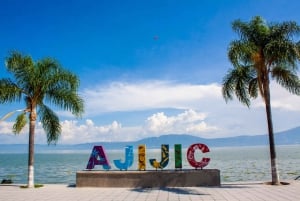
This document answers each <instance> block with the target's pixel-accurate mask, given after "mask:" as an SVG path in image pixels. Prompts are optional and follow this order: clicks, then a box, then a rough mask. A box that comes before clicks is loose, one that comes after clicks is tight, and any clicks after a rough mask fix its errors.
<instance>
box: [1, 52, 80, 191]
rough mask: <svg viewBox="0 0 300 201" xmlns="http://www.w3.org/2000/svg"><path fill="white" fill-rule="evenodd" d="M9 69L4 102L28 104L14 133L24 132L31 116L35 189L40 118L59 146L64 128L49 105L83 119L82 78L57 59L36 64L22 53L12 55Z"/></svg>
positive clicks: (30, 162) (3, 81)
mask: <svg viewBox="0 0 300 201" xmlns="http://www.w3.org/2000/svg"><path fill="white" fill-rule="evenodd" d="M6 68H7V70H8V72H9V73H11V74H12V78H2V79H0V103H1V104H3V103H12V102H20V101H21V100H24V101H25V104H26V107H25V109H24V110H23V112H22V113H21V114H20V115H18V116H17V118H16V121H15V124H14V125H13V132H14V133H15V134H18V133H20V131H21V130H22V128H23V127H24V126H25V125H26V124H27V115H26V114H27V113H28V114H29V115H28V118H29V143H28V155H29V156H28V187H34V168H33V167H34V135H35V124H36V120H37V117H39V120H40V121H41V123H42V126H43V128H44V130H45V132H46V135H47V142H48V144H51V143H56V142H57V140H58V138H59V136H60V133H61V126H60V123H59V118H58V116H57V115H56V114H55V112H54V111H53V110H51V109H50V107H49V106H47V105H46V103H48V104H51V105H56V106H57V107H59V108H61V109H64V110H67V111H70V112H72V114H73V115H75V116H77V117H80V116H81V114H82V113H83V111H84V104H83V100H82V99H81V98H80V97H79V95H78V93H77V89H78V87H79V79H78V78H77V76H76V75H74V74H72V73H71V72H69V71H67V70H65V69H63V68H62V67H61V66H60V65H59V63H58V62H57V61H55V60H54V59H51V58H45V59H42V60H39V61H37V62H34V61H33V60H32V58H31V57H30V56H25V55H22V54H21V53H19V52H12V53H11V54H10V55H9V57H8V58H7V60H6Z"/></svg>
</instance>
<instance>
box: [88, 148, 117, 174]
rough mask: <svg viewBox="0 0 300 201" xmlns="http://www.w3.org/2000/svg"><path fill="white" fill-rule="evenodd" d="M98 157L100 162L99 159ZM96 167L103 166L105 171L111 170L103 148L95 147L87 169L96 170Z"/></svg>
mask: <svg viewBox="0 0 300 201" xmlns="http://www.w3.org/2000/svg"><path fill="white" fill-rule="evenodd" d="M98 156H99V160H98V159H97V158H98ZM95 165H103V169H105V170H109V169H110V168H111V166H110V165H109V162H108V160H107V157H106V154H105V152H104V149H103V147H102V146H94V148H93V151H92V153H91V156H90V159H89V162H88V164H87V166H86V169H89V170H91V169H94V167H95Z"/></svg>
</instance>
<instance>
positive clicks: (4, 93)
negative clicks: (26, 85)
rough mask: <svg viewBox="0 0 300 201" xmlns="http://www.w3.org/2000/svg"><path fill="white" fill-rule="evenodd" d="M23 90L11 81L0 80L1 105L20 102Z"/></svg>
mask: <svg viewBox="0 0 300 201" xmlns="http://www.w3.org/2000/svg"><path fill="white" fill-rule="evenodd" d="M21 97H22V90H21V89H20V88H19V87H18V86H17V85H16V84H15V83H13V82H12V80H10V79H0V103H7V102H14V101H17V102H19V101H20V100H21Z"/></svg>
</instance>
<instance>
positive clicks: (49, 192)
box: [0, 181, 300, 201]
mask: <svg viewBox="0 0 300 201" xmlns="http://www.w3.org/2000/svg"><path fill="white" fill-rule="evenodd" d="M0 200H1V201H2V200H3V201H4V200H5V201H21V200H24V201H27V200H32V201H33V200H39V201H47V200H53V201H67V200H70V201H76V200H78V201H85V200H86V201H93V200H99V201H109V200H111V201H112V200H115V201H124V200H128V201H146V200H148V201H156V200H157V201H167V200H170V201H171V200H172V201H173V200H174V201H175V200H176V201H196V200H223V201H224V200H228V201H237V200H242V201H247V200H253V201H259V200H270V201H271V200H272V201H281V200H282V201H283V200H284V201H299V200H300V181H290V184H289V185H280V186H271V185H267V184H263V183H240V184H239V183H229V184H222V186H221V187H176V188H144V189H140V188H76V187H71V186H67V185H62V184H46V185H44V187H42V188H36V189H24V188H20V186H18V185H0Z"/></svg>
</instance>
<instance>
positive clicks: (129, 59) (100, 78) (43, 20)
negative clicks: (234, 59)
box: [0, 0, 300, 144]
mask: <svg viewBox="0 0 300 201" xmlns="http://www.w3.org/2000/svg"><path fill="white" fill-rule="evenodd" d="M299 8H300V2H299V1H298V0H269V1H268V0H255V1H254V0H227V1H221V0H182V1H179V0H178V1H176V0H151V1H147V0H145V1H140V0H128V1H122V0H120V1H114V0H111V1H105V0H94V1H92V0H72V1H71V0H66V1H61V0H51V1H50V0H26V1H25V0H1V1H0V78H7V77H10V76H11V75H10V74H8V73H7V71H6V68H5V59H6V58H7V57H8V55H9V53H10V52H11V51H13V50H17V51H20V52H22V53H23V54H25V55H30V56H31V57H32V58H33V59H34V60H35V61H38V60H39V59H42V58H45V57H51V58H54V59H56V60H57V61H59V63H60V64H61V65H62V66H63V67H64V68H66V69H68V70H70V71H72V72H74V73H75V74H76V75H78V77H79V79H80V88H79V95H80V96H81V97H82V98H83V99H84V101H85V113H84V114H83V116H82V117H81V118H75V117H73V116H72V115H71V114H70V113H69V112H65V111H61V110H59V109H58V108H55V107H54V111H55V112H56V113H57V114H58V115H59V118H60V121H61V125H62V134H61V136H60V139H59V141H58V144H78V143H86V142H101V141H111V142H113V141H133V140H139V139H142V138H146V137H155V136H160V135H165V134H190V135H194V136H198V137H204V138H220V137H231V136H241V135H259V134H266V133H267V122H266V115H265V108H264V104H263V102H262V100H261V99H260V98H257V99H256V100H253V101H252V103H251V106H250V108H247V107H245V106H244V105H242V104H241V103H239V102H238V101H237V100H236V99H234V100H233V101H230V102H227V103H226V102H225V101H224V99H223V97H222V93H221V88H222V79H223V77H224V76H225V74H226V72H227V71H228V70H229V69H230V68H231V67H232V65H231V64H230V62H229V61H228V58H227V49H228V46H229V43H230V42H231V41H232V40H235V39H238V35H237V34H236V33H235V32H233V31H232V28H231V23H232V22H233V21H234V20H237V19H241V20H243V21H250V20H251V19H252V17H254V16H258V15H259V16H262V17H263V18H264V19H265V20H266V21H267V22H268V23H269V22H270V23H271V22H282V21H291V20H292V21H296V22H297V23H300V13H299ZM271 99H272V102H271V104H272V115H273V123H274V131H275V132H279V131H284V130H287V129H291V128H294V127H298V126H300V121H299V116H300V105H299V101H300V97H297V96H295V95H291V94H289V93H288V92H287V91H285V90H284V89H283V88H281V87H279V86H278V85H277V84H276V83H274V82H272V83H271ZM22 108H24V103H22V102H21V103H14V104H2V105H0V117H1V116H4V115H5V114H6V113H8V112H11V111H14V110H17V109H22ZM17 113H18V112H16V114H17ZM15 117H16V115H13V116H12V117H10V118H8V119H6V120H5V121H2V122H0V144H10V143H13V144H22V143H27V142H28V127H26V128H25V129H24V130H23V131H22V133H21V134H20V135H14V134H12V125H13V122H14V120H15ZM45 136H46V135H45V133H44V131H43V129H42V126H41V124H40V123H39V122H37V127H36V137H35V142H36V143H39V144H45V143H46V137H45Z"/></svg>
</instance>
